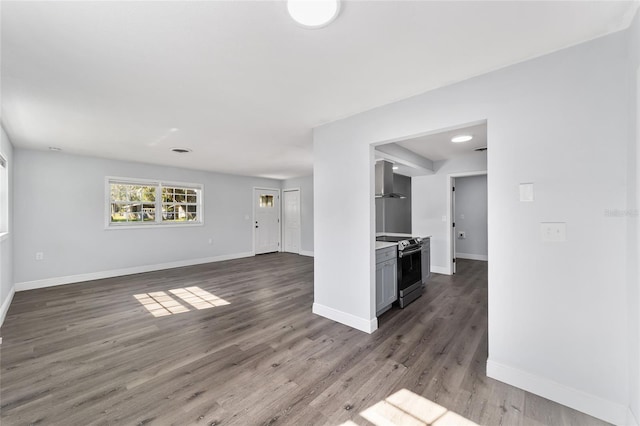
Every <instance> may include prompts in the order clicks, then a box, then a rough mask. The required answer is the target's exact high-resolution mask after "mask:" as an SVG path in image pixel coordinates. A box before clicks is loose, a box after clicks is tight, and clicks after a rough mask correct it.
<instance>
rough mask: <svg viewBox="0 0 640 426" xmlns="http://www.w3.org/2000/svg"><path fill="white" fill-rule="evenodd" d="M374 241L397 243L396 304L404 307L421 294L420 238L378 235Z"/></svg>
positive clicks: (421, 243)
mask: <svg viewBox="0 0 640 426" xmlns="http://www.w3.org/2000/svg"><path fill="white" fill-rule="evenodd" d="M376 241H387V242H393V243H396V242H397V243H398V304H399V305H400V307H401V308H404V307H405V306H407V305H408V304H409V303H411V302H413V301H414V300H416V299H417V298H418V297H420V296H421V295H422V291H423V286H422V281H423V280H422V246H423V241H422V238H420V237H411V238H408V237H394V236H379V237H376Z"/></svg>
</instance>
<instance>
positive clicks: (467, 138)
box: [451, 135, 473, 143]
mask: <svg viewBox="0 0 640 426" xmlns="http://www.w3.org/2000/svg"><path fill="white" fill-rule="evenodd" d="M471 139H473V136H471V135H458V136H454V137H452V138H451V142H453V143H460V142H469V141H470V140H471Z"/></svg>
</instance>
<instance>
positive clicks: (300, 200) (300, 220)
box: [280, 188, 302, 254]
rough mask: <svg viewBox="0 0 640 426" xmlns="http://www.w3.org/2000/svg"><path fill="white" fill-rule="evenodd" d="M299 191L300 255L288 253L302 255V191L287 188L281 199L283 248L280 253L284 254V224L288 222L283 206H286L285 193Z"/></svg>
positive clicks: (281, 239)
mask: <svg viewBox="0 0 640 426" xmlns="http://www.w3.org/2000/svg"><path fill="white" fill-rule="evenodd" d="M296 191H298V226H299V227H300V232H298V253H295V252H287V253H295V254H300V252H302V210H301V207H302V190H301V189H300V188H287V189H283V190H282V198H281V199H280V212H281V216H282V223H281V224H280V230H281V231H282V236H281V237H280V241H282V242H281V244H282V248H281V250H280V251H282V252H284V251H285V250H284V246H285V240H284V222H285V220H286V218H285V214H284V209H283V208H282V206H283V205H284V193H285V192H296Z"/></svg>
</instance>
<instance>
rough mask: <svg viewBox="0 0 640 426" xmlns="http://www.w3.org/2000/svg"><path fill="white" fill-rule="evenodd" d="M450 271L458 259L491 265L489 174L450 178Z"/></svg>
mask: <svg viewBox="0 0 640 426" xmlns="http://www.w3.org/2000/svg"><path fill="white" fill-rule="evenodd" d="M448 183H449V190H448V193H449V198H450V200H449V203H448V205H449V215H448V217H449V222H450V225H451V226H450V229H451V235H450V237H449V238H450V242H451V243H450V253H451V256H450V259H451V264H450V270H451V273H452V274H455V273H456V269H457V262H456V260H457V259H470V260H482V261H488V221H487V211H488V209H487V172H486V171H479V172H466V173H453V174H450V175H449V179H448Z"/></svg>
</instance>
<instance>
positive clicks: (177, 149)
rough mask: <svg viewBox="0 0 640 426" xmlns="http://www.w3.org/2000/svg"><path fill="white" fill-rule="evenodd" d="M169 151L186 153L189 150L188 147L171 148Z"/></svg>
mask: <svg viewBox="0 0 640 426" xmlns="http://www.w3.org/2000/svg"><path fill="white" fill-rule="evenodd" d="M171 152H175V153H176V154H186V153H188V152H191V150H190V149H189V148H171Z"/></svg>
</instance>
